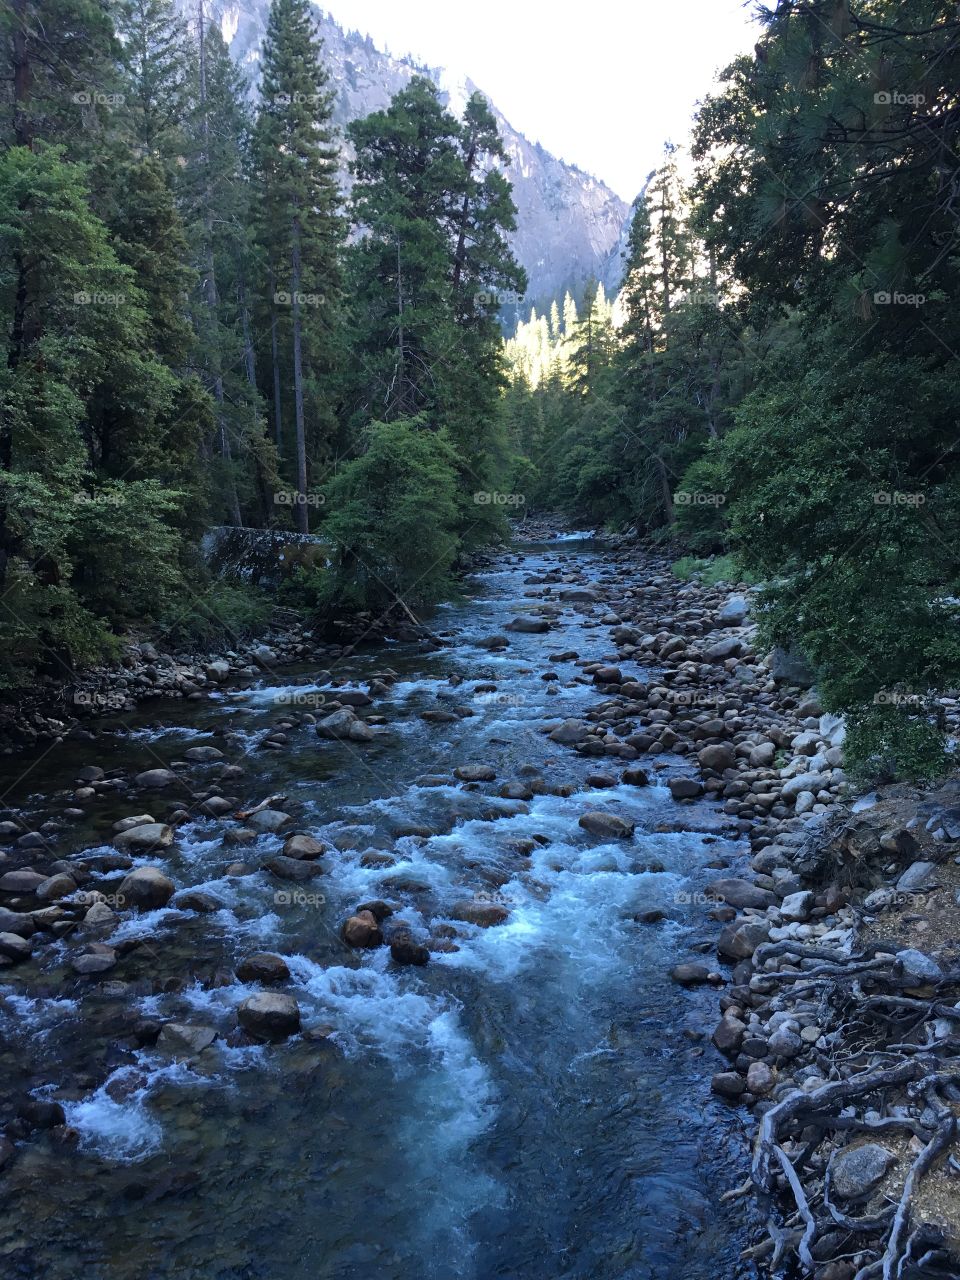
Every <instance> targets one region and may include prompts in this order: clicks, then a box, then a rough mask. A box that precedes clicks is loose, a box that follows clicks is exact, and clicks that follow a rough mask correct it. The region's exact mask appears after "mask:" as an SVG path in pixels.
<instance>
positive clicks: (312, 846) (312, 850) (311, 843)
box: [283, 832, 327, 861]
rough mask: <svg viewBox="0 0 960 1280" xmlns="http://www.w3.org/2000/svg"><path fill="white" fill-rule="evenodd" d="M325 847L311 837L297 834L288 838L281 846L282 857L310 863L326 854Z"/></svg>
mask: <svg viewBox="0 0 960 1280" xmlns="http://www.w3.org/2000/svg"><path fill="white" fill-rule="evenodd" d="M326 851H327V846H326V845H325V844H321V843H320V841H319V840H314V838H313V836H307V835H303V834H302V833H299V832H298V833H297V834H296V835H293V836H288V837H287V839H286V842H285V843H284V846H283V856H284V857H285V858H300V859H303V860H306V861H311V860H313V859H314V858H319V857H320V855H321V854H323V853H326Z"/></svg>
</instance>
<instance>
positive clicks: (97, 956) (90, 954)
mask: <svg viewBox="0 0 960 1280" xmlns="http://www.w3.org/2000/svg"><path fill="white" fill-rule="evenodd" d="M70 963H71V965H72V967H73V969H74V972H75V973H79V974H80V975H81V977H89V976H90V975H91V974H94V973H106V972H108V970H110V969H112V968H113V967H114V965H115V964H116V963H117V953H116V952H115V951H114V950H113V948H112V947H108V946H105V945H102V944H96V943H95V944H94V945H93V946H92V947H90V948H89V949H88V950H87V951H85V952H83V954H82V955H79V956H74V958H73V959H72V960H71V962H70Z"/></svg>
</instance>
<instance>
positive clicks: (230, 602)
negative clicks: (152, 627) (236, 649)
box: [157, 582, 273, 649]
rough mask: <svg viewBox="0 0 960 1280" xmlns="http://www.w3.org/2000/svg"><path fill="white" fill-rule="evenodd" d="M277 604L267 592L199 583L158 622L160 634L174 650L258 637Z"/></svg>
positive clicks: (253, 588)
mask: <svg viewBox="0 0 960 1280" xmlns="http://www.w3.org/2000/svg"><path fill="white" fill-rule="evenodd" d="M272 608H273V602H272V600H271V598H270V596H269V595H268V594H267V592H265V591H261V590H258V589H257V588H256V587H251V586H249V585H245V586H242V587H239V586H232V585H230V584H228V583H224V582H216V583H213V584H212V585H211V584H198V587H197V590H196V591H195V592H193V591H191V592H190V593H189V594H187V595H185V596H184V597H183V598H182V599H181V600H179V601H178V602H177V603H176V604H174V605H171V606H169V607H168V608H167V610H166V611H165V612H164V613H163V615H162V616H161V617H160V618H159V619H158V622H157V632H158V634H160V635H162V637H163V639H164V642H165V643H169V644H170V645H172V646H173V647H174V648H204V649H212V648H216V647H217V646H218V645H222V644H229V645H234V644H238V643H239V642H240V641H242V640H246V639H249V638H250V637H251V636H255V635H258V634H259V633H260V632H261V631H262V630H263V628H264V627H265V626H266V625H267V623H268V622H269V620H270V613H271V610H272Z"/></svg>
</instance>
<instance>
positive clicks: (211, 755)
mask: <svg viewBox="0 0 960 1280" xmlns="http://www.w3.org/2000/svg"><path fill="white" fill-rule="evenodd" d="M183 758H184V760H189V761H191V763H193V764H209V763H210V762H211V761H212V760H222V759H223V752H222V751H220V750H219V749H218V748H217V747H210V746H206V747H189V748H188V749H187V750H186V751H185V752H184V753H183Z"/></svg>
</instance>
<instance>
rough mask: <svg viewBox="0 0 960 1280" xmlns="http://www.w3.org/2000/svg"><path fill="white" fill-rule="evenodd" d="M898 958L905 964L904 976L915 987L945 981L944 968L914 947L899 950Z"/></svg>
mask: <svg viewBox="0 0 960 1280" xmlns="http://www.w3.org/2000/svg"><path fill="white" fill-rule="evenodd" d="M897 959H898V960H899V962H900V964H901V965H902V966H903V976H904V978H905V979H906V980H907V982H909V983H910V985H911V986H914V987H922V986H926V985H928V984H930V983H937V982H942V981H943V970H942V969H941V968H940V966H939V965H938V964H937V962H936V960H932V959H931V958H930V956H928V955H924V953H923V952H922V951H917V950H916V948H914V947H908V948H907V949H906V950H904V951H898V952H897Z"/></svg>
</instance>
